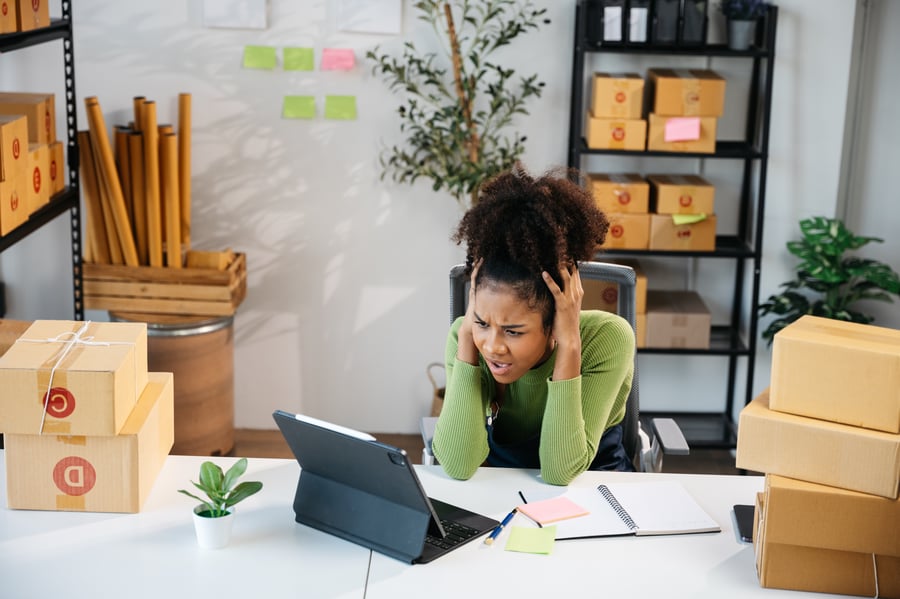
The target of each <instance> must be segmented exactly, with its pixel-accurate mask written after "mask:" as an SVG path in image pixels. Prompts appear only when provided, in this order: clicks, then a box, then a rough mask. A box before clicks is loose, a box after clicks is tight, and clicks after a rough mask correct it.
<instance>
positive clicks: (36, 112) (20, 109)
mask: <svg viewBox="0 0 900 599" xmlns="http://www.w3.org/2000/svg"><path fill="white" fill-rule="evenodd" d="M0 114H5V115H20V114H24V115H25V118H26V119H28V142H29V143H33V144H51V143H53V142H55V141H56V96H54V95H53V94H46V93H27V92H0Z"/></svg>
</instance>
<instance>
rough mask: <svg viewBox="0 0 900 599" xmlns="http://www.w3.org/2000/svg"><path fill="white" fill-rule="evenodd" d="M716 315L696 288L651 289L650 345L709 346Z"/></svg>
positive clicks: (649, 314)
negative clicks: (713, 320)
mask: <svg viewBox="0 0 900 599" xmlns="http://www.w3.org/2000/svg"><path fill="white" fill-rule="evenodd" d="M711 326H712V316H711V315H710V313H709V309H708V308H707V307H706V304H705V303H704V302H703V299H702V298H701V297H700V295H699V294H698V293H697V292H696V291H674V290H664V289H651V290H650V291H648V292H647V333H646V336H645V342H646V344H647V345H646V347H662V348H680V349H708V348H709V335H710V329H711Z"/></svg>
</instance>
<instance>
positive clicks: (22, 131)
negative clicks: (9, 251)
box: [0, 114, 28, 235]
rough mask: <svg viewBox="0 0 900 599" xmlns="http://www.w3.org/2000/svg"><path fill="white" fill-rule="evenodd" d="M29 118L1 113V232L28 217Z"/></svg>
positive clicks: (14, 226)
mask: <svg viewBox="0 0 900 599" xmlns="http://www.w3.org/2000/svg"><path fill="white" fill-rule="evenodd" d="M27 173H28V121H27V119H26V118H25V117H24V116H23V115H12V116H9V115H3V114H0V235H6V234H7V233H9V232H10V231H12V230H13V229H15V228H16V227H18V226H19V225H21V224H22V223H24V222H25V221H26V220H27V219H28V180H27Z"/></svg>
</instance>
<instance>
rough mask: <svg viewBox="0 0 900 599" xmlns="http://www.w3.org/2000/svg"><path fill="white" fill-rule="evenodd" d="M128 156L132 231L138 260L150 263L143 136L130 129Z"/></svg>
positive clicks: (142, 262)
mask: <svg viewBox="0 0 900 599" xmlns="http://www.w3.org/2000/svg"><path fill="white" fill-rule="evenodd" d="M128 157H129V158H130V159H131V199H132V201H133V202H134V233H135V241H136V242H137V252H138V262H139V263H140V264H142V265H144V266H146V265H148V264H150V260H149V251H148V249H147V202H146V201H144V137H143V136H142V135H141V134H140V133H135V132H133V131H132V133H131V135H129V136H128Z"/></svg>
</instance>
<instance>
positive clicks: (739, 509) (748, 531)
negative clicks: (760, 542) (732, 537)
mask: <svg viewBox="0 0 900 599" xmlns="http://www.w3.org/2000/svg"><path fill="white" fill-rule="evenodd" d="M753 510H754V508H753V506H752V505H735V506H734V519H735V520H736V521H737V527H738V536H739V537H740V538H741V540H742V541H745V542H747V543H752V542H753Z"/></svg>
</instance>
